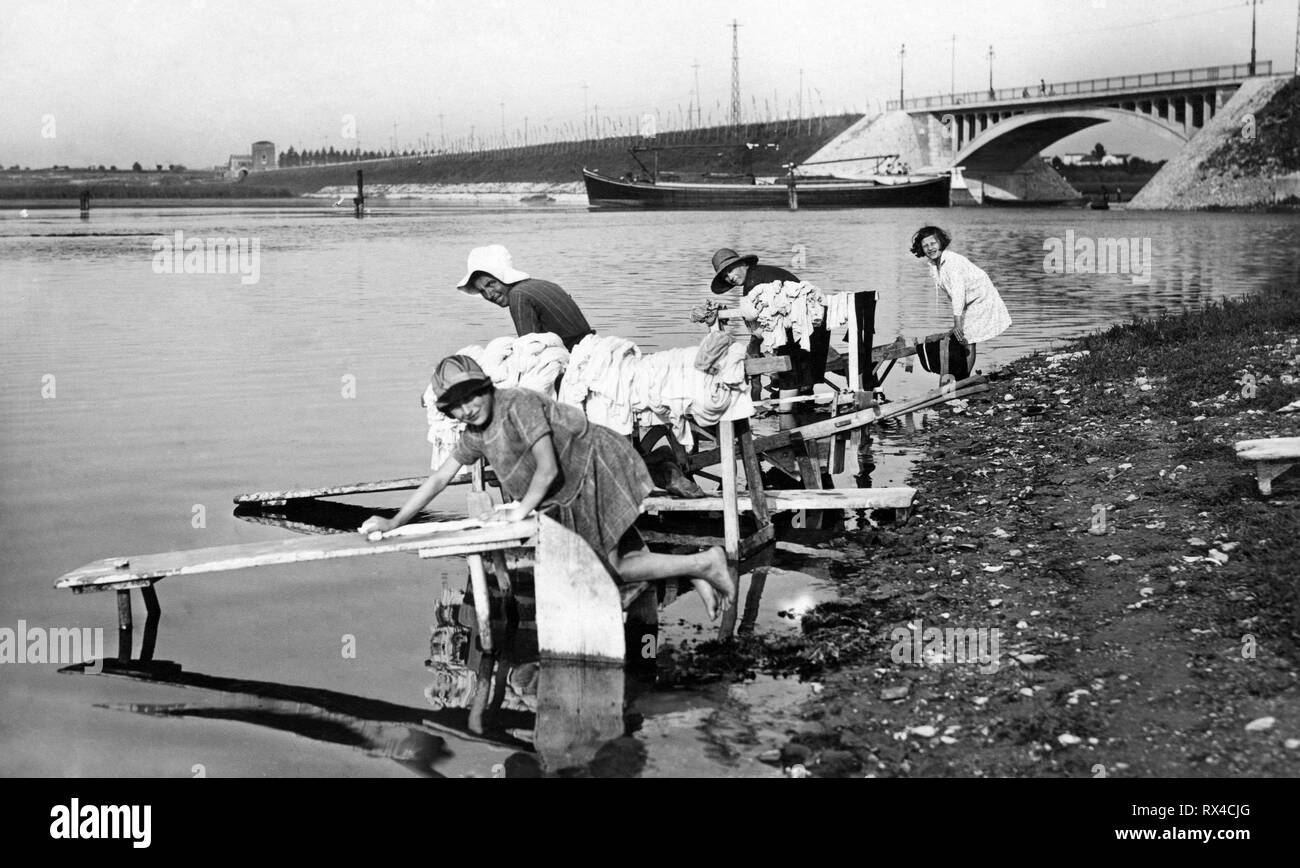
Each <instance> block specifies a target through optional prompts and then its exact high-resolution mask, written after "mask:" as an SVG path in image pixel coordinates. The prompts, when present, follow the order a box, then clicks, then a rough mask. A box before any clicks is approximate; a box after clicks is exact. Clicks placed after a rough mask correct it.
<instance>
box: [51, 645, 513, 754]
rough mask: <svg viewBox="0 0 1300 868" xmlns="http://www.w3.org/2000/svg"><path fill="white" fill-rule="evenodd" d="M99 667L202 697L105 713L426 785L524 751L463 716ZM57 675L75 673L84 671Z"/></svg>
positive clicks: (157, 665) (114, 664) (163, 668)
mask: <svg viewBox="0 0 1300 868" xmlns="http://www.w3.org/2000/svg"><path fill="white" fill-rule="evenodd" d="M103 663H104V670H103V672H102V673H100V674H103V675H109V676H115V677H121V678H128V679H130V680H132V681H138V682H144V683H149V684H163V685H169V686H173V687H183V688H191V689H197V690H201V691H204V693H205V696H204V697H203V699H202V700H201V701H194V702H184V703H113V704H108V705H106V706H102V707H106V708H110V709H114V710H119V711H129V712H132V713H135V714H145V715H150V716H154V717H188V718H205V719H211V720H229V721H238V722H242V723H250V724H253V725H255V726H263V727H267V728H270V729H275V730H279V731H282V732H291V733H294V734H295V735H300V736H303V737H304V738H310V739H313V740H315V741H322V742H327V743H330V744H336V745H342V746H345V747H349V748H353V749H356V750H359V751H361V752H363V753H365V754H366V755H368V756H375V757H385V758H388V759H391V760H393V761H394V762H396V763H398V764H400V765H402V766H403V767H405V768H407V769H409V770H411V771H412V772H415V773H416V774H419V775H423V776H427V777H443V776H447V775H465V774H477V775H482V776H486V775H488V774H490V773H491V770H492V767H493V765H495V764H496V763H499V762H501V761H502V760H503V759H504V758H505V757H506V756H507V755H509V754H510V753H511V752H513V751H517V750H519V749H521V748H523V747H526V745H524V744H523V743H522V742H520V741H518V740H517V739H513V738H510V737H509V736H505V735H501V736H498V737H496V738H494V739H492V740H489V739H484V738H480V737H478V736H475V735H473V734H471V733H470V732H469V731H468V728H467V724H468V719H467V718H468V715H467V714H466V713H465V712H464V711H463V710H446V711H441V712H437V711H435V712H430V711H428V710H427V709H419V708H408V707H405V706H401V705H395V704H393V703H390V702H384V701H383V700H378V699H367V698H365V697H361V696H353V695H350V694H346V693H339V692H337V691H333V690H323V689H320V688H315V687H303V686H298V685H291V684H277V683H273V682H267V681H248V680H244V679H236V678H223V677H220V676H212V675H202V674H199V673H193V672H184V671H182V669H181V666H180V664H178V663H174V662H171V661H166V660H159V661H125V662H123V661H117V660H105V661H103ZM59 671H60V672H67V673H80V672H83V671H84V666H83V665H82V664H78V665H75V666H68V667H65V668H63V669H61V670H59ZM508 722H510V723H514V724H515V725H516V726H523V725H527V723H528V721H527V720H526V718H525V716H524V715H517V716H516V717H515V719H513V720H510V721H508Z"/></svg>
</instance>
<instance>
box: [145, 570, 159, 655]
mask: <svg viewBox="0 0 1300 868" xmlns="http://www.w3.org/2000/svg"><path fill="white" fill-rule="evenodd" d="M140 596H141V597H142V598H143V599H144V609H145V612H146V613H147V614H146V615H145V618H144V638H143V639H141V640H140V659H141V660H152V659H153V649H154V645H156V644H157V642H158V619H159V617H160V616H161V615H162V607H161V606H159V605H158V592H157V591H155V590H154V587H153V585H146V586H145V587H143V588H141V589H140Z"/></svg>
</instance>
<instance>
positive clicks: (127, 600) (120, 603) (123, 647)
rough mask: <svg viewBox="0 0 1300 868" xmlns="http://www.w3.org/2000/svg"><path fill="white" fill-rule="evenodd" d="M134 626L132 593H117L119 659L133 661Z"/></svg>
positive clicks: (121, 591)
mask: <svg viewBox="0 0 1300 868" xmlns="http://www.w3.org/2000/svg"><path fill="white" fill-rule="evenodd" d="M131 644H132V624H131V591H130V589H124V590H120V591H118V592H117V659H118V660H122V661H127V660H130V659H131Z"/></svg>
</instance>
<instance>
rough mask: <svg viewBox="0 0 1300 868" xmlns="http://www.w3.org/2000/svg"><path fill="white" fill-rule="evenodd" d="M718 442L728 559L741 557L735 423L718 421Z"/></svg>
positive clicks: (723, 522) (723, 535) (723, 519)
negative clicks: (720, 455)
mask: <svg viewBox="0 0 1300 868" xmlns="http://www.w3.org/2000/svg"><path fill="white" fill-rule="evenodd" d="M718 443H719V445H720V446H721V451H722V538H723V540H724V543H723V547H724V548H725V549H726V550H727V560H729V561H735V560H738V559H739V558H740V512H739V510H738V509H737V504H736V500H737V496H738V492H737V491H736V432H735V426H734V425H733V423H731V422H729V421H727V420H726V419H723V420H722V421H721V422H719V423H718Z"/></svg>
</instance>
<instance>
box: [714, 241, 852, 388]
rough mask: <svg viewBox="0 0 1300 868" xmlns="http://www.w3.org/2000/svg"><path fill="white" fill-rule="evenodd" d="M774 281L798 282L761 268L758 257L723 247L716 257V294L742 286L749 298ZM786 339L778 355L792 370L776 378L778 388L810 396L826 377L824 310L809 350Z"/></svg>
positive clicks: (827, 333)
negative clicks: (787, 359)
mask: <svg viewBox="0 0 1300 868" xmlns="http://www.w3.org/2000/svg"><path fill="white" fill-rule="evenodd" d="M773 282H789V283H799V282H800V281H799V278H798V277H796V276H795V275H794V274H793V273H791V272H789V271H787V270H785V269H784V268H781V267H780V266H776V265H766V264H763V265H760V264H759V262H758V257H757V256H753V255H749V256H741V255H740V254H738V253H737V252H736V251H734V250H731V249H730V248H727V247H723V248H721V249H720V250H718V252H716V253H714V254H713V281H712V283H711V284H710V285H709V288H710V289H711V290H712V291H713V292H714V293H715V294H717V295H721V294H722V293H725V292H728V291H730V290H731V289H732V288H733V287H737V286H738V287H740V293H741V296H742V297H744V296H748V295H749V294H750V293H752V292H753V291H754V289H755V288H756V287H759V286H762V285H764V284H768V283H773ZM786 332H787V334H786V335H785V338H786V339H785V340H784V341H782V342H781V344H780V346H778V347H777V349H776V353H777V355H788V356H789V357H790V364H791V368H792V369H791V370H790V371H789V372H787V373H782V374H779V375H777V378H776V379H777V385H778V387H779V388H781V389H788V390H798V393H799V394H801V395H811V394H812V391H813V386H815V385H817V384H818V383H820V382H821V381H822V378H823V377H824V376H825V374H826V356H827V354H828V353H829V350H830V345H831V333H830V329H828V328H827V327H826V324H825V311H824V310H823V311H822V314H821V322H820V324H819V325H818V326H817V327H816V328H814V329H813V330H812V334H811V336H810V340H809V346H808V349H804V348H803V347H801V346H800V345H799V343H798V342H797V341H796V340H795V338H794V335H793V334H790V333H789V332H790V329H786ZM757 349H758V341H754V342H752V343H751V346H750V350H751V354H753V355H756V354H757Z"/></svg>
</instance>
